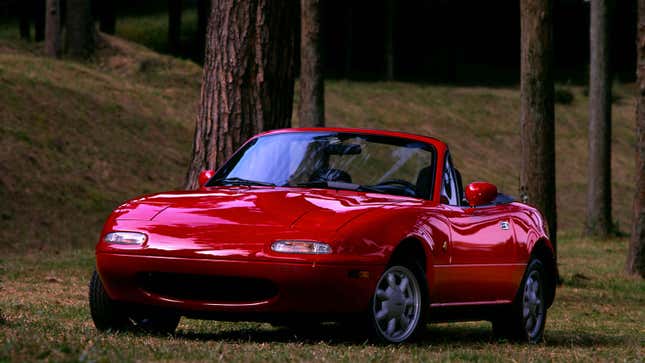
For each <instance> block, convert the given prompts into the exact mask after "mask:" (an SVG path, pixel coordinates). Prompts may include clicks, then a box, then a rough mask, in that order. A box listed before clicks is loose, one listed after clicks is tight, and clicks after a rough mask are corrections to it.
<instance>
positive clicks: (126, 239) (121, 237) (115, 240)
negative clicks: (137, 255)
mask: <svg viewBox="0 0 645 363" xmlns="http://www.w3.org/2000/svg"><path fill="white" fill-rule="evenodd" d="M147 239H148V236H146V235H145V233H139V232H110V233H108V234H106V235H105V237H103V241H104V242H105V243H111V244H119V245H142V244H144V243H145V242H146V240H147Z"/></svg>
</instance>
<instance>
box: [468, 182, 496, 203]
mask: <svg viewBox="0 0 645 363" xmlns="http://www.w3.org/2000/svg"><path fill="white" fill-rule="evenodd" d="M495 198H497V187H496V186H495V185H493V184H491V183H487V182H472V183H470V184H468V186H467V187H466V200H467V201H468V204H470V206H471V207H477V206H480V205H485V204H490V203H491V202H492V201H493V200H495Z"/></svg>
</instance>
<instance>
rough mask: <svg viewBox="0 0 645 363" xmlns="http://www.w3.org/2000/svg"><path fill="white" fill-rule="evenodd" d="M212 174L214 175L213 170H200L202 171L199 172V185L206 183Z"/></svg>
mask: <svg viewBox="0 0 645 363" xmlns="http://www.w3.org/2000/svg"><path fill="white" fill-rule="evenodd" d="M213 175H215V170H202V172H201V173H199V179H198V180H199V186H200V187H203V186H204V185H206V183H208V181H209V180H210V179H211V178H212V177H213Z"/></svg>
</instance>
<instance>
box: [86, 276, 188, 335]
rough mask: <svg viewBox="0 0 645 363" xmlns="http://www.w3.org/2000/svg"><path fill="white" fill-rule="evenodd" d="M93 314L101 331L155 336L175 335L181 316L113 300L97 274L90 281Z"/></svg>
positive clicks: (91, 311) (93, 318) (95, 322)
mask: <svg viewBox="0 0 645 363" xmlns="http://www.w3.org/2000/svg"><path fill="white" fill-rule="evenodd" d="M89 300H90V313H91V315H92V320H93V321H94V326H96V329H98V330H100V331H126V330H142V331H145V332H148V333H152V334H172V333H174V331H175V329H177V325H179V319H180V316H179V315H177V314H174V313H169V312H166V311H163V310H159V309H155V308H151V307H136V306H133V305H127V304H123V303H119V302H117V301H114V300H112V299H110V297H109V296H108V295H107V293H106V292H105V288H104V287H103V283H102V282H101V279H100V277H99V275H98V273H97V272H96V271H94V273H93V274H92V279H91V280H90V291H89Z"/></svg>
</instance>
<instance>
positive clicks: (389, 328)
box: [385, 318, 396, 336]
mask: <svg viewBox="0 0 645 363" xmlns="http://www.w3.org/2000/svg"><path fill="white" fill-rule="evenodd" d="M394 329H396V318H392V319H390V321H389V322H388V323H387V330H386V331H385V332H386V333H387V335H389V336H392V334H393V333H394Z"/></svg>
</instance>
